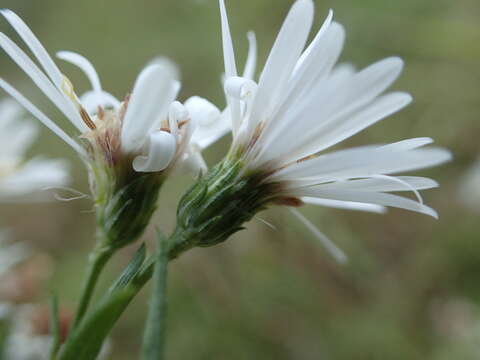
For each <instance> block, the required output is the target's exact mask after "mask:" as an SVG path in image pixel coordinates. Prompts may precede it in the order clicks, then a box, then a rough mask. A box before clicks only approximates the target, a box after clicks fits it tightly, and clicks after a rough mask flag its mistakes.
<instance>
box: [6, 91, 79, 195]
mask: <svg viewBox="0 0 480 360" xmlns="http://www.w3.org/2000/svg"><path fill="white" fill-rule="evenodd" d="M22 115H23V114H22V109H21V107H20V106H19V105H18V104H17V103H15V102H14V101H12V100H9V99H5V100H1V101H0V144H1V145H0V147H1V151H0V202H11V201H27V200H28V201H43V200H49V199H50V198H53V197H49V196H47V193H46V192H45V191H43V190H45V189H46V188H49V187H61V186H65V185H67V184H68V182H69V181H70V177H69V175H68V166H67V164H66V162H64V161H61V160H50V159H44V158H42V157H35V158H33V159H30V160H27V159H26V158H25V157H26V151H27V150H28V148H29V147H30V146H31V145H32V143H33V141H34V140H35V139H36V138H37V136H38V129H37V127H36V126H35V124H33V123H32V122H30V121H28V120H24V119H22Z"/></svg>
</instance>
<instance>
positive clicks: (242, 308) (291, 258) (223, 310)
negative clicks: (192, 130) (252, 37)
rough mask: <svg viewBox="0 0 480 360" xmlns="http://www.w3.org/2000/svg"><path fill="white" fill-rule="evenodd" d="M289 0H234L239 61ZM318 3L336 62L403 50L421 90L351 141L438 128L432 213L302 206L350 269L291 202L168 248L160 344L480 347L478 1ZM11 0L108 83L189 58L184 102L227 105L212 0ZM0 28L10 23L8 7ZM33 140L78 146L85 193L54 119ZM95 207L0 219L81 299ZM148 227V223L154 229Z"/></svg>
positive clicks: (232, 355) (184, 352) (10, 68)
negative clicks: (223, 234) (444, 151)
mask: <svg viewBox="0 0 480 360" xmlns="http://www.w3.org/2000/svg"><path fill="white" fill-rule="evenodd" d="M291 3H292V1H291V0H242V1H234V0H230V1H227V7H228V10H229V15H230V22H231V27H232V32H233V37H234V41H235V43H236V49H237V55H238V56H237V58H238V59H239V62H241V63H243V61H244V59H245V55H246V50H247V42H246V38H245V34H246V32H247V31H248V30H254V31H255V32H256V34H257V38H258V43H259V52H260V59H259V60H260V67H261V66H263V63H264V60H265V58H266V55H267V53H268V50H269V49H270V47H271V45H272V43H273V41H274V37H275V35H276V33H277V31H278V29H279V27H280V25H281V22H282V20H283V17H284V16H285V14H286V12H287V11H288V8H289V6H290V5H291ZM315 3H316V27H317V28H318V26H319V24H320V23H321V21H322V20H323V18H324V17H325V16H326V14H327V11H328V9H329V8H333V9H334V11H335V17H336V20H337V21H339V22H341V23H342V24H343V25H344V26H345V27H346V29H347V42H346V45H345V51H344V53H343V55H342V60H343V61H348V62H352V63H353V64H355V65H357V66H358V67H363V66H366V65H368V64H369V63H372V62H374V61H376V60H378V59H380V58H383V57H386V56H390V55H399V56H401V57H402V58H403V59H405V61H406V69H405V71H404V74H403V75H402V77H401V78H400V80H399V81H398V82H397V83H396V84H395V88H396V89H402V90H406V91H409V92H411V93H412V94H413V96H414V98H415V100H414V103H413V104H412V105H411V106H409V107H408V108H407V109H406V110H404V111H402V112H400V113H398V114H396V115H395V116H392V117H391V118H389V119H386V120H384V121H383V122H381V123H380V124H378V125H375V126H374V127H372V128H370V129H368V130H367V131H364V132H363V133H361V134H359V135H357V136H355V137H354V138H353V139H352V140H349V141H348V143H346V144H345V145H353V144H355V145H357V144H368V143H381V142H393V141H397V140H401V139H405V138H408V137H417V136H431V137H433V138H435V140H436V142H437V144H440V145H442V146H446V147H448V148H450V149H451V150H452V151H453V152H454V156H455V161H454V162H453V163H451V164H449V165H447V166H443V167H441V168H438V169H435V170H431V171H426V172H423V173H424V174H426V175H428V176H432V177H434V178H435V179H437V180H438V181H439V182H440V183H441V187H440V188H439V189H435V190H432V191H428V192H425V193H424V196H425V200H426V202H427V203H428V204H429V205H431V206H433V207H434V208H435V209H437V210H438V211H439V213H440V220H439V221H435V220H433V219H431V218H428V217H426V216H423V215H419V214H413V213H407V212H405V211H401V210H395V209H392V210H390V211H389V213H388V214H387V215H374V214H365V213H352V212H347V211H340V210H329V209H319V208H308V207H307V208H305V209H304V213H305V214H306V215H308V217H309V218H310V219H311V220H312V221H313V222H314V223H315V224H317V225H318V226H319V228H320V229H321V230H322V231H323V232H325V233H326V234H328V235H329V236H330V237H331V238H332V239H334V240H335V241H336V242H337V243H338V244H339V245H340V246H341V247H342V248H343V249H345V251H346V252H347V253H348V255H349V257H350V261H349V263H348V264H347V265H345V266H342V265H339V264H337V263H335V262H334V261H333V260H332V259H331V258H330V257H329V256H328V255H327V254H325V252H324V251H323V249H322V248H321V247H320V246H318V244H317V243H316V241H315V239H313V237H312V235H311V234H310V233H308V232H307V231H306V230H305V229H304V228H303V227H302V226H301V224H299V223H297V222H296V221H295V219H293V218H292V217H290V216H289V214H288V211H285V210H282V209H273V210H269V211H266V212H264V213H262V214H261V217H262V219H265V220H266V221H268V222H269V223H271V224H273V225H274V226H275V228H276V230H273V229H271V228H269V227H268V226H266V225H264V224H263V223H262V222H261V221H252V222H251V223H250V224H248V226H247V230H245V231H243V232H241V233H238V234H237V235H235V236H234V237H233V238H232V239H231V240H230V241H228V242H227V243H225V244H223V245H221V246H217V247H215V248H209V249H197V250H193V251H191V252H189V253H188V254H186V255H185V256H182V258H180V259H179V260H177V261H175V262H174V263H172V266H171V273H170V278H169V281H170V286H169V317H168V330H169V335H168V359H172V360H175V359H181V360H189V359H192V360H193V359H195V360H201V359H205V360H207V359H209V360H211V359H229V360H240V359H242V360H243V359H278V360H282V359H302V360H309V359H312V360H314V359H315V360H316V359H334V360H351V359H361V360H363V359H365V360H367V359H368V360H377V359H378V360H384V359H389V360H391V359H412V360H415V359H478V340H479V339H480V281H479V278H480V241H479V240H480V239H479V233H480V228H479V223H478V213H475V212H474V211H472V210H469V209H467V208H465V207H464V206H463V205H462V203H461V201H459V198H458V191H459V186H461V179H462V175H463V174H464V172H465V171H466V170H467V169H468V168H469V167H470V166H471V165H472V164H473V162H474V161H475V159H476V158H477V156H478V155H479V153H480V146H479V140H478V138H479V135H480V70H479V69H480V27H479V19H480V3H479V2H478V0H461V1H452V0H423V1H419V0H402V1H398V0H363V1H358V0H341V1H340V0H336V1H335V0H316V1H315ZM2 6H3V7H8V8H11V9H13V10H14V11H16V12H17V13H18V14H19V15H21V16H22V17H23V19H24V20H25V21H26V22H27V23H28V24H29V25H30V26H31V28H32V29H33V30H34V31H35V33H36V34H37V35H38V37H39V38H40V39H41V40H42V42H43V44H44V45H45V46H46V48H47V49H48V50H49V51H50V53H51V54H54V52H56V51H58V50H73V51H78V52H80V53H81V54H83V55H85V56H87V57H88V58H89V59H90V60H91V61H92V62H93V64H94V65H95V66H96V68H97V70H98V72H99V74H100V76H101V79H102V82H103V86H104V87H105V89H107V91H110V92H112V93H113V94H115V95H116V96H118V97H123V96H124V95H125V94H126V93H127V92H129V91H130V90H131V88H132V84H133V82H134V80H135V77H136V75H137V74H138V72H139V71H140V70H141V68H142V67H143V66H144V65H145V64H146V63H147V62H148V61H149V60H151V59H152V58H153V57H155V56H157V55H167V56H168V57H170V58H171V59H173V60H174V61H175V62H177V63H178V64H179V67H180V69H181V72H182V82H183V88H182V92H181V96H180V98H181V100H185V99H186V98H188V97H189V96H191V95H194V94H199V95H202V96H203V97H206V98H208V99H210V100H212V101H213V102H215V103H216V104H218V105H219V106H220V107H223V106H224V99H223V95H222V89H221V85H220V76H221V73H222V69H223V60H222V53H221V39H220V22H219V14H218V5H217V1H216V0H203V1H201V0H196V1H195V0H156V1H153V0H152V1H150V0H143V1H118V0H82V1H61V0H42V1H32V0H28V1H27V0H3V1H2ZM0 29H1V31H2V32H5V33H7V34H8V35H12V36H13V32H12V30H11V29H10V28H9V26H8V25H7V23H6V22H5V21H2V22H1V23H0ZM0 68H1V70H0V76H1V77H4V78H6V79H7V80H9V81H10V82H13V83H14V84H15V85H17V86H18V87H19V88H20V89H21V90H22V91H24V92H25V93H26V94H28V95H29V96H30V97H31V98H32V99H35V100H36V101H37V102H38V103H39V104H45V105H46V101H45V100H44V99H43V98H42V97H41V94H40V92H39V91H38V90H37V89H36V88H35V87H34V86H33V85H32V84H31V83H30V82H29V81H27V79H26V78H25V77H23V74H22V73H21V71H20V70H19V69H18V68H17V67H16V66H15V65H14V64H13V63H12V62H11V61H10V60H9V59H8V58H7V56H6V55H5V54H3V55H2V56H0ZM62 69H63V71H64V72H65V73H66V74H68V76H69V78H70V79H71V80H72V81H73V82H74V83H75V84H76V88H77V90H78V92H82V90H86V88H87V85H88V84H87V82H86V80H85V78H84V77H83V75H82V74H81V73H80V72H79V71H78V70H77V69H75V68H73V67H72V66H71V65H69V64H65V65H63V64H62ZM50 109H51V110H52V112H51V114H52V116H55V114H56V113H55V112H53V108H52V107H50ZM55 119H57V120H58V122H59V123H62V124H65V120H64V119H62V118H61V117H60V116H56V117H55ZM228 145H229V139H228V138H226V139H224V140H222V141H221V142H219V143H218V144H216V145H215V146H214V147H212V148H211V149H208V151H207V152H206V158H207V160H208V163H209V164H214V163H215V162H216V161H218V160H219V159H220V158H221V157H222V155H223V154H224V153H225V151H226V150H227V148H228ZM38 152H42V153H45V154H47V155H48V156H51V157H65V158H68V159H70V160H71V166H72V172H73V174H74V178H75V182H74V184H73V187H74V188H76V189H79V190H81V191H84V192H88V185H87V178H86V171H85V169H84V167H83V165H82V164H81V163H80V161H79V160H78V159H77V158H76V157H75V154H73V152H72V151H71V150H70V149H69V148H67V147H66V146H65V145H64V144H63V143H62V142H61V141H60V140H59V139H57V138H55V137H54V136H53V135H52V134H51V133H49V132H48V131H46V130H45V131H43V133H42V138H41V141H39V142H38V144H36V146H35V147H34V148H33V149H32V154H34V153H38ZM191 181H192V180H191V179H189V178H187V177H184V178H180V179H178V178H177V179H175V180H174V181H172V182H170V183H169V184H168V185H167V186H166V188H164V191H163V193H162V195H161V204H160V209H159V211H158V213H157V216H156V218H155V220H154V224H157V225H160V226H161V227H162V228H163V229H164V230H165V231H167V232H168V231H169V230H170V229H171V228H172V226H173V224H174V216H173V215H174V210H175V207H176V202H177V200H178V198H179V196H180V195H181V193H182V192H183V191H184V189H185V187H186V186H187V185H188V184H189V182H191ZM478 186H479V187H480V184H478ZM478 206H479V208H480V200H479V204H478ZM91 210H92V205H91V203H90V202H89V201H88V200H79V201H74V202H54V203H51V204H34V205H12V206H9V207H6V206H2V207H1V210H0V213H1V216H2V219H3V220H2V221H3V223H2V224H1V225H4V226H8V227H9V228H11V229H12V230H13V231H14V233H15V237H16V239H18V240H24V241H29V242H30V243H31V244H32V246H35V248H36V249H38V251H43V252H47V253H50V254H51V255H52V256H53V258H54V260H55V272H54V276H53V279H52V280H51V283H50V287H51V288H53V289H55V290H57V291H58V292H59V293H60V295H61V301H62V302H63V304H64V305H65V306H67V307H72V308H73V307H74V306H75V299H76V297H77V296H78V292H79V285H80V282H81V278H82V274H83V268H84V264H85V261H86V254H87V252H88V250H89V249H90V247H91V245H92V234H93V231H94V228H93V225H94V217H93V214H92V211H91ZM151 237H152V231H149V232H148V234H146V236H145V238H146V239H148V240H151V239H150V238H151ZM134 250H135V247H132V248H129V249H126V250H125V251H123V252H122V253H121V254H120V255H119V256H117V258H116V259H115V261H114V263H113V264H112V266H111V267H110V268H109V269H108V272H107V273H106V275H105V277H104V279H103V284H102V285H101V286H103V287H106V286H108V284H109V281H110V280H111V279H112V278H113V277H114V276H115V274H116V273H117V272H118V271H119V269H120V268H121V267H122V266H123V265H124V264H125V263H126V262H127V261H128V259H129V257H130V255H131V254H132V251H134ZM148 293H149V289H148V288H147V289H146V291H143V293H142V296H140V297H139V298H137V299H136V300H135V302H134V303H133V304H132V306H131V307H130V309H129V311H128V312H127V313H126V314H125V316H124V317H123V318H122V319H121V321H120V323H119V324H118V326H117V327H116V329H115V332H114V335H113V339H112V340H113V355H112V356H111V359H118V360H123V359H125V360H126V359H135V358H136V356H137V355H136V354H137V351H138V346H139V343H140V340H141V334H142V331H143V329H142V324H143V321H144V319H145V311H146V307H147V295H148ZM46 295H47V293H45V297H46ZM39 301H42V299H39Z"/></svg>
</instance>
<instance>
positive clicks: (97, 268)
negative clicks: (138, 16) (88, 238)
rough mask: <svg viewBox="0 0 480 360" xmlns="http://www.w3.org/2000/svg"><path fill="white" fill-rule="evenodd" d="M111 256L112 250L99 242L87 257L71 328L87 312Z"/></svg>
mask: <svg viewBox="0 0 480 360" xmlns="http://www.w3.org/2000/svg"><path fill="white" fill-rule="evenodd" d="M112 255H113V250H112V249H111V248H110V247H107V246H105V245H103V241H99V242H98V245H97V246H96V247H95V248H94V249H93V251H92V252H91V253H90V255H89V259H88V268H87V276H86V278H85V281H84V283H83V288H82V292H81V296H80V303H79V305H78V309H77V313H76V314H75V319H74V321H73V327H76V326H77V325H78V324H79V323H80V320H82V318H83V316H84V315H85V313H86V312H87V308H88V305H89V304H90V300H91V299H92V295H93V291H94V290H95V286H96V284H97V281H98V278H99V277H100V274H101V272H102V270H103V268H104V267H105V265H106V263H107V262H108V260H109V259H110V257H111V256H112Z"/></svg>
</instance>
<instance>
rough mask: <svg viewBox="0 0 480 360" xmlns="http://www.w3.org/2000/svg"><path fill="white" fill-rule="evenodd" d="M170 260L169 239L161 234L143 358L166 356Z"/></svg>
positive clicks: (159, 359)
mask: <svg viewBox="0 0 480 360" xmlns="http://www.w3.org/2000/svg"><path fill="white" fill-rule="evenodd" d="M168 261H169V257H168V247H167V241H166V239H165V238H164V237H163V236H161V235H160V234H159V235H158V254H157V256H156V262H155V268H154V272H153V288H152V295H151V298H150V299H151V300H150V307H149V311H148V318H147V324H146V327H145V334H144V337H143V345H142V354H141V359H142V360H163V359H164V356H165V336H166V329H165V328H166V325H165V320H166V315H167V274H168V271H167V270H168Z"/></svg>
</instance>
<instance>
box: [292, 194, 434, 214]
mask: <svg viewBox="0 0 480 360" xmlns="http://www.w3.org/2000/svg"><path fill="white" fill-rule="evenodd" d="M298 195H300V196H309V197H318V198H323V199H332V200H341V201H355V202H362V203H370V204H377V205H382V206H391V207H397V208H401V209H405V210H410V211H415V212H419V213H422V214H426V215H430V216H432V217H434V218H438V215H437V213H436V211H435V210H433V209H432V208H430V207H428V206H426V205H424V204H421V203H419V202H417V201H414V200H411V199H408V198H405V197H401V196H398V195H393V194H387V193H379V192H372V191H361V190H321V189H319V188H316V187H310V188H303V189H301V190H299V191H298Z"/></svg>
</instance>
